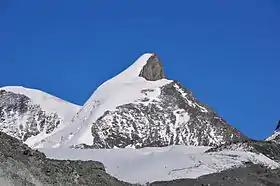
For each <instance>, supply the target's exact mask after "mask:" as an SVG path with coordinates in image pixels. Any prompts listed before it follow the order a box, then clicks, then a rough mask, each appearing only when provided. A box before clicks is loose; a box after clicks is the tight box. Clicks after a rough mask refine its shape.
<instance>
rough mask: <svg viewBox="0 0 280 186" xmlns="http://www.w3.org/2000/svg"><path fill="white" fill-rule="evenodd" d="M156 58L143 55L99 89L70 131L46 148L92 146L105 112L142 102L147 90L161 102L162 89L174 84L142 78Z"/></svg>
mask: <svg viewBox="0 0 280 186" xmlns="http://www.w3.org/2000/svg"><path fill="white" fill-rule="evenodd" d="M152 55H153V54H150V53H148V54H144V55H142V56H141V57H140V58H139V59H138V60H136V61H135V62H134V63H133V64H132V65H131V66H130V67H128V68H127V69H126V70H124V71H123V72H122V73H120V74H119V75H117V76H115V77H113V78H112V79H109V80H108V81H106V82H104V83H103V84H102V85H101V86H99V87H98V88H97V89H96V90H95V92H94V93H93V94H92V96H91V97H90V98H89V99H88V101H87V102H86V103H85V104H84V106H83V107H82V108H81V109H80V111H79V112H78V114H77V115H76V117H75V118H73V119H72V121H71V123H70V124H69V125H68V127H67V128H65V129H64V130H63V131H60V132H58V133H56V134H54V135H53V136H51V137H50V138H49V139H48V140H47V143H45V144H43V146H44V147H48V146H49V147H58V146H59V145H61V144H63V145H64V146H71V145H76V144H81V143H84V144H88V145H91V144H92V143H93V137H92V133H91V127H92V123H93V122H95V121H96V120H97V119H98V118H99V117H100V116H101V115H102V114H104V112H105V111H107V110H114V109H115V108H116V107H117V106H119V105H123V104H126V103H133V102H139V101H140V100H141V99H142V98H143V97H144V96H145V95H144V94H143V92H142V90H143V89H152V90H155V91H154V92H153V93H151V94H150V100H151V101H152V100H155V99H157V96H158V95H159V93H160V87H162V86H164V85H166V84H168V83H170V82H172V81H169V80H166V79H162V80H158V81H147V80H145V79H144V78H142V77H139V74H140V72H141V70H142V69H143V67H144V66H145V65H146V63H147V60H148V59H149V58H150V57H151V56H152ZM58 142H59V143H58Z"/></svg>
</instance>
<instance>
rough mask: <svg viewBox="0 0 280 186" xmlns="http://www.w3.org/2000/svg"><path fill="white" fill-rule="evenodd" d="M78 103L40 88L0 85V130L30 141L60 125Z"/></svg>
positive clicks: (31, 143)
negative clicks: (62, 98) (75, 103)
mask: <svg viewBox="0 0 280 186" xmlns="http://www.w3.org/2000/svg"><path fill="white" fill-rule="evenodd" d="M79 108H80V106H77V105H74V104H72V103H69V102H66V101H63V100H61V99H59V98H57V97H54V96H52V95H50V94H47V93H44V92H42V91H39V90H34V89H29V88H24V87H19V86H10V87H2V88H0V130H1V131H3V132H5V133H7V134H9V135H11V136H13V137H16V138H18V139H20V140H22V141H25V142H26V143H27V144H29V145H31V146H32V145H33V143H35V142H37V141H41V140H42V139H44V138H45V137H47V136H49V135H51V134H52V133H53V132H55V131H56V129H57V128H63V127H65V126H66V124H67V120H68V119H69V118H72V117H73V116H74V115H75V114H76V112H77V111H78V110H79Z"/></svg>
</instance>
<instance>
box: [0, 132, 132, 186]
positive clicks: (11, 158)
mask: <svg viewBox="0 0 280 186" xmlns="http://www.w3.org/2000/svg"><path fill="white" fill-rule="evenodd" d="M0 185H5V186H9V185H10V186H14V185H27V186H40V185H42V186H44V185H61V186H64V185H69V186H70V185H73V186H74V185H77V186H78V185H87V186H88V185H93V186H97V185H100V186H103V185H104V186H106V185H107V186H121V185H130V184H128V183H124V182H121V181H118V180H117V179H115V178H113V177H112V176H110V175H108V174H107V173H106V171H105V168H104V166H103V164H102V163H100V162H95V161H67V160H64V161H58V160H50V159H47V158H46V157H45V155H44V154H43V153H40V152H38V151H36V150H32V149H31V148H29V147H28V146H27V145H25V144H22V143H21V142H20V141H19V140H17V139H15V138H13V137H11V136H8V135H7V134H5V133H2V132H0Z"/></svg>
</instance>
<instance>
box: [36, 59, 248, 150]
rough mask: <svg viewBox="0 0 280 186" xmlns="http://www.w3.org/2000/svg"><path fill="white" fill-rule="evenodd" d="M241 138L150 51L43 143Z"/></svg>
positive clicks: (157, 143) (147, 143)
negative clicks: (171, 75)
mask: <svg viewBox="0 0 280 186" xmlns="http://www.w3.org/2000/svg"><path fill="white" fill-rule="evenodd" d="M242 139H247V137H246V136H244V135H243V134H242V133H241V132H240V131H238V130H237V129H235V128H233V127H232V126H230V125H228V124H227V123H226V121H224V120H223V119H222V118H221V117H219V116H218V115H217V114H216V113H215V112H213V110H212V109H211V108H209V107H208V106H207V105H205V104H203V103H201V102H200V101H199V100H197V99H196V98H195V97H194V95H193V94H192V92H191V91H189V90H187V89H185V88H184V87H183V86H182V85H181V84H180V83H178V82H177V81H173V80H168V79H166V76H165V74H164V70H163V65H162V63H161V61H160V60H159V58H158V57H157V56H156V55H155V54H150V53H147V54H144V55H143V56H141V57H140V58H139V59H138V60H136V62H135V63H133V64H132V65H131V66H130V67H129V68H127V69H126V70H124V71H123V72H122V73H120V74H119V75H117V76H115V77H114V78H112V79H110V80H108V81H106V82H105V83H103V84H102V85H101V86H100V87H98V88H97V90H96V91H95V92H94V93H93V94H92V96H91V97H90V98H89V99H88V101H87V102H86V103H85V104H84V106H83V107H82V108H81V109H80V110H79V111H78V113H77V115H76V116H75V117H74V118H72V120H71V122H70V123H69V125H68V126H67V127H65V128H64V129H63V130H60V131H59V132H56V133H55V134H54V135H52V136H50V137H49V138H47V139H45V140H44V142H43V143H41V144H40V146H41V145H43V146H44V147H58V146H67V147H69V146H75V147H77V148H79V147H81V148H83V147H87V148H114V147H119V148H122V147H136V148H140V147H161V146H168V145H173V144H185V145H206V146H211V145H218V144H222V143H225V142H228V141H235V140H242Z"/></svg>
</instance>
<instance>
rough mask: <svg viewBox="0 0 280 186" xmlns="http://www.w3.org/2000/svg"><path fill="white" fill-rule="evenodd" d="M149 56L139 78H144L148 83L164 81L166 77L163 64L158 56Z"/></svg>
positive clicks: (152, 54)
mask: <svg viewBox="0 0 280 186" xmlns="http://www.w3.org/2000/svg"><path fill="white" fill-rule="evenodd" d="M144 55H145V54H144ZM149 56H150V57H149V58H148V60H147V62H146V64H145V65H144V66H143V68H142V70H141V72H140V74H139V76H140V77H143V78H145V79H146V80H148V81H157V80H160V79H165V78H166V76H165V73H164V69H163V64H162V62H161V61H160V60H159V58H158V56H157V55H156V54H155V53H151V54H150V55H149Z"/></svg>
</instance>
